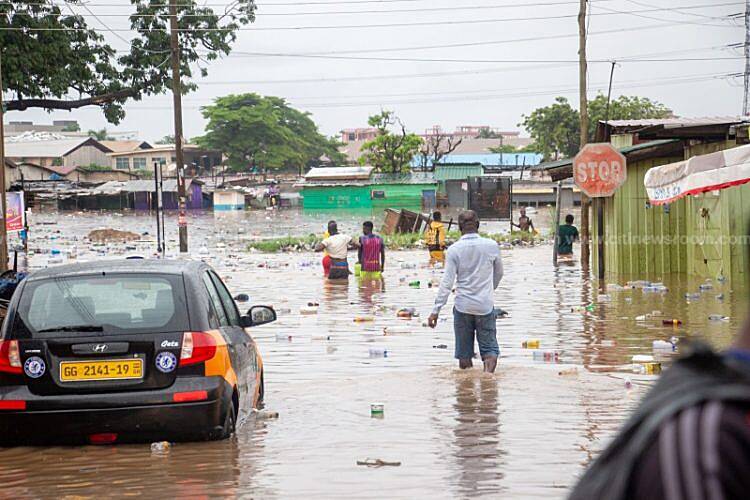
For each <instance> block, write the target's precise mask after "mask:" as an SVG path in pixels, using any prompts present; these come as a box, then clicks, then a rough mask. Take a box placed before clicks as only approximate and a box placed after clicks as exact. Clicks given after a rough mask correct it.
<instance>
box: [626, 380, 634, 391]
mask: <svg viewBox="0 0 750 500" xmlns="http://www.w3.org/2000/svg"><path fill="white" fill-rule="evenodd" d="M632 388H633V382H631V381H630V379H629V378H626V379H625V389H632Z"/></svg>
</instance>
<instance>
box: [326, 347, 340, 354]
mask: <svg viewBox="0 0 750 500" xmlns="http://www.w3.org/2000/svg"><path fill="white" fill-rule="evenodd" d="M338 350H339V349H338V347H333V346H332V345H329V346H328V347H326V353H327V354H333V353H334V352H336V351H338Z"/></svg>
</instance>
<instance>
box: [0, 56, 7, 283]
mask: <svg viewBox="0 0 750 500" xmlns="http://www.w3.org/2000/svg"><path fill="white" fill-rule="evenodd" d="M0 54H2V50H0ZM4 106H5V104H3V61H2V55H0V210H2V215H3V216H2V222H0V272H5V271H7V270H8V228H7V226H6V225H5V223H6V221H5V217H6V214H7V213H8V210H7V207H6V200H5V129H4V127H3V119H4V118H3V112H4V111H5V108H4Z"/></svg>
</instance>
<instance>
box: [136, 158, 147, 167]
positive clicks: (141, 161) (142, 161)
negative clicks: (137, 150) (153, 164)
mask: <svg viewBox="0 0 750 500" xmlns="http://www.w3.org/2000/svg"><path fill="white" fill-rule="evenodd" d="M133 168H139V169H142V170H143V169H145V168H146V158H133Z"/></svg>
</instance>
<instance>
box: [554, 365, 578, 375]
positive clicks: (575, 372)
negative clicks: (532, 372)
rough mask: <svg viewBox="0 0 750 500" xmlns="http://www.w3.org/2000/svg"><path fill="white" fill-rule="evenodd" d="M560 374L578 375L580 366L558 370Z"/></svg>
mask: <svg viewBox="0 0 750 500" xmlns="http://www.w3.org/2000/svg"><path fill="white" fill-rule="evenodd" d="M557 374H558V375H560V376H561V377H565V376H570V375H578V368H575V367H573V368H568V369H566V370H560V371H559V372H557Z"/></svg>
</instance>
